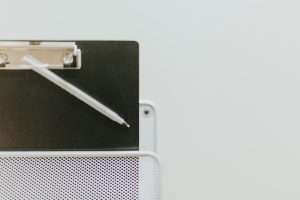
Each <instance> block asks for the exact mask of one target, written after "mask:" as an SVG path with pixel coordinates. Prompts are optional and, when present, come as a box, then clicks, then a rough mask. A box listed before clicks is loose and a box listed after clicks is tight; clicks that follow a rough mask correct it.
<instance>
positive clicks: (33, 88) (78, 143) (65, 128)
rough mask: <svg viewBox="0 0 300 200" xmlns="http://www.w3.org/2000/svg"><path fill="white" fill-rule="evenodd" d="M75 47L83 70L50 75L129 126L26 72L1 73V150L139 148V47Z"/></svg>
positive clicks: (87, 44)
mask: <svg viewBox="0 0 300 200" xmlns="http://www.w3.org/2000/svg"><path fill="white" fill-rule="evenodd" d="M76 43H77V45H78V47H79V48H80V49H81V50H82V69H80V70H62V71H59V70H56V71H54V72H55V73H56V74H58V75H59V76H60V77H62V78H64V79H65V80H67V81H69V82H70V83H72V84H74V85H75V86H77V87H79V88H80V89H81V90H83V91H85V92H86V93H88V94H90V95H91V96H92V97H94V98H96V99H97V100H99V101H100V102H102V103H104V104H105V105H107V106H108V107H110V108H112V109H113V110H114V111H116V112H117V113H119V115H120V116H122V117H123V118H124V119H125V120H126V121H127V122H128V123H129V124H130V125H131V127H130V128H126V127H124V126H121V125H119V124H117V123H116V122H113V121H111V120H110V119H108V118H106V117H105V116H103V115H102V114H100V113H98V112H97V111H95V110H94V109H92V108H90V107H89V106H88V105H86V104H85V103H83V102H81V101H80V100H78V99H76V98H75V97H73V96H72V95H70V94H69V93H67V92H65V91H64V90H62V89H61V88H59V87H58V86H56V85H54V84H53V83H51V82H49V81H48V80H46V79H45V78H43V77H41V76H40V75H38V74H36V73H35V72H33V71H31V70H18V71H17V70H15V71H0V86H1V92H0V150H129V149H130V150H132V149H135V150H137V149H138V146H139V132H138V131H139V111H138V109H139V105H138V100H139V94H138V91H139V77H138V74H139V71H138V51H139V50H138V44H137V43H136V42H130V41H128V42H127V41H126V42H125V41H121V42H118V41H113V42H111V41H77V42H76Z"/></svg>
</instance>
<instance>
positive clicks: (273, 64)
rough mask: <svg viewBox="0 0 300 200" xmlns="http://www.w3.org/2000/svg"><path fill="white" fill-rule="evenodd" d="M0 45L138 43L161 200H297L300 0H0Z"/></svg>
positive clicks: (299, 176)
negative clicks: (154, 131) (151, 111)
mask: <svg viewBox="0 0 300 200" xmlns="http://www.w3.org/2000/svg"><path fill="white" fill-rule="evenodd" d="M0 6H1V11H0V17H1V21H0V25H1V29H0V30H1V31H0V39H68V40H72V39H89V40H91V39H97V40H137V41H139V43H140V53H141V55H140V65H141V81H140V84H141V89H140V93H141V95H140V97H141V99H143V100H151V101H153V102H154V104H155V105H156V108H157V112H158V151H159V154H160V156H161V157H162V161H163V165H164V196H163V197H164V199H167V200H182V199H197V200H198V199H203V200H204V199H205V200H241V199H243V200H248V199H249V200H253V199H256V200H266V199H270V200H282V199H289V200H292V199H299V198H300V190H299V185H300V170H299V169H300V156H299V154H300V145H299V144H300V124H299V121H300V114H299V113H300V103H299V102H300V92H299V89H300V57H299V55H300V28H299V27H300V23H299V19H300V14H299V10H300V2H299V1H296V0H227V1H224V0H206V1H204V0H197V1H187V0H182V1H180V0H173V1H171V0H164V1H163V0H161V1H158V0H152V1H145V0H144V1H141V0H140V1H138V0H128V1H115V0H109V1H104V0H95V1H91V0H90V1H88V0H85V1H67V0H65V1H62V0H49V1H39V0H36V1H34V0H27V1H16V0H14V1H13V0H7V1H4V0H1V1H0Z"/></svg>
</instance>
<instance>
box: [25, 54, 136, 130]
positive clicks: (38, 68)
mask: <svg viewBox="0 0 300 200" xmlns="http://www.w3.org/2000/svg"><path fill="white" fill-rule="evenodd" d="M22 62H23V63H24V64H26V65H29V66H31V68H32V70H33V71H35V72H36V73H38V74H40V75H41V76H43V77H45V78H46V79H48V80H49V81H51V82H52V83H54V84H55V85H57V86H59V87H61V88H62V89H64V90H65V91H67V92H68V93H70V94H72V95H73V96H75V97H76V98H78V99H80V100H81V101H83V102H84V103H86V104H87V105H89V106H91V107H92V108H94V109H95V110H97V111H99V112H100V113H102V114H103V115H105V116H106V117H108V118H109V119H111V120H113V121H115V122H117V123H119V124H122V125H124V126H127V127H130V126H129V124H128V123H127V122H126V121H125V120H124V119H123V118H121V117H120V116H119V115H118V114H117V113H115V112H114V111H112V110H111V109H109V108H108V107H106V106H105V105H103V104H101V103H100V102H98V101H97V100H95V99H94V98H92V97H91V96H89V95H88V94H86V93H85V92H83V91H81V90H80V89H78V88H77V87H75V86H74V85H72V84H70V83H69V82H67V81H65V80H64V79H62V78H60V77H59V76H57V75H56V74H55V73H53V72H51V71H50V70H49V69H48V68H47V67H48V65H47V64H43V63H40V62H39V61H38V60H36V59H35V58H33V57H32V56H30V55H27V56H24V57H23V58H22Z"/></svg>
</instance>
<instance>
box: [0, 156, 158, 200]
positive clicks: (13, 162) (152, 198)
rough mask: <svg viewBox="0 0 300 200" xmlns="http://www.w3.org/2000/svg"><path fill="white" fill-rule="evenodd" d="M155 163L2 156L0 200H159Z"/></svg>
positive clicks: (146, 158) (138, 159)
mask: <svg viewBox="0 0 300 200" xmlns="http://www.w3.org/2000/svg"><path fill="white" fill-rule="evenodd" d="M159 173H160V172H159V163H158V161H157V159H156V157H155V156H153V155H152V154H147V153H132V152H131V153H128V152H127V153H124V152H121V153H120V152H118V153H98V152H69V153H58V152H56V153H53V152H52V153H50V152H45V153H36V152H35V153H34V152H32V153H26V154H25V153H2V154H0V199H8V200H12V199H18V200H19V199H28V200H29V199H30V200H31V199H34V200H47V199H49V200H50V199H51V200H52V199H71V200H77V199H78V200H79V199H80V200H85V199H107V200H108V199H109V200H112V199H113V200H135V199H136V200H157V199H159V193H160V191H159V190H160V187H159Z"/></svg>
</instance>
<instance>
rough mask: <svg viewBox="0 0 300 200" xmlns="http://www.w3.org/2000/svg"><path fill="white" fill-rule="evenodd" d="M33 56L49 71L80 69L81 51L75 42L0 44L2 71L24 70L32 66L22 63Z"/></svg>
mask: <svg viewBox="0 0 300 200" xmlns="http://www.w3.org/2000/svg"><path fill="white" fill-rule="evenodd" d="M25 55H31V56H33V57H34V58H36V59H37V60H39V61H40V62H42V63H47V64H48V68H49V69H80V68H81V51H80V49H79V48H77V45H76V44H75V42H37V41H31V42H17V41H16V42H7V41H2V42H0V70H24V69H31V67H30V66H28V65H25V64H24V63H22V62H21V59H22V57H23V56H25Z"/></svg>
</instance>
